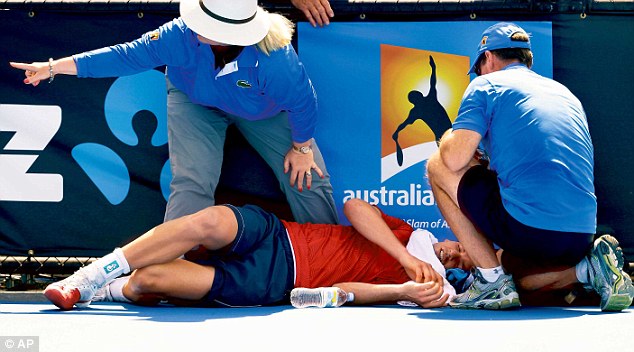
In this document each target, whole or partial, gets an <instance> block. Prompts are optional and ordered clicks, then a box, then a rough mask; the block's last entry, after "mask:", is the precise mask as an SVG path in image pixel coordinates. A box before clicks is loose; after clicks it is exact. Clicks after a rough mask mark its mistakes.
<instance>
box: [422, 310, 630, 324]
mask: <svg viewBox="0 0 634 352" xmlns="http://www.w3.org/2000/svg"><path fill="white" fill-rule="evenodd" d="M602 314H615V313H604V312H601V311H600V310H599V309H598V308H594V307H573V308H569V307H566V308H564V307H521V308H519V309H511V310H497V311H496V310H480V309H472V310H469V309H452V308H434V309H422V310H421V311H420V312H416V313H411V314H410V315H413V316H416V317H418V318H420V319H436V320H459V321H477V320H488V321H515V320H551V319H570V318H577V317H581V316H592V315H602ZM621 314H627V312H625V313H621Z"/></svg>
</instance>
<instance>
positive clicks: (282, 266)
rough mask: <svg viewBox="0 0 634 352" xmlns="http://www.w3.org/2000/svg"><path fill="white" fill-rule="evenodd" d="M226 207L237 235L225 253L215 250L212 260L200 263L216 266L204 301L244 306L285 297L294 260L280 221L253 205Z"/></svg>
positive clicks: (277, 300)
mask: <svg viewBox="0 0 634 352" xmlns="http://www.w3.org/2000/svg"><path fill="white" fill-rule="evenodd" d="M225 206H226V207H228V208H229V209H231V210H233V213H234V214H235V216H236V219H237V220H238V234H237V235H236V239H235V241H234V242H233V244H232V246H231V248H230V250H229V251H228V252H227V251H224V252H222V253H220V252H214V254H215V255H214V256H213V259H211V260H210V261H205V262H200V264H202V265H210V266H213V267H214V268H215V276H214V281H213V285H212V287H211V290H210V291H209V293H208V294H207V297H206V301H207V302H206V303H209V304H211V305H221V306H234V307H238V306H242V307H244V306H259V305H272V304H279V303H280V302H282V301H285V300H288V294H289V293H290V291H291V289H292V288H293V284H294V282H293V280H294V279H293V278H294V262H293V252H292V249H291V245H290V242H289V240H288V235H287V234H286V228H285V227H284V225H283V224H282V222H281V221H280V220H279V219H278V218H277V217H276V216H275V215H273V214H271V213H269V212H266V211H264V210H262V209H261V208H259V207H257V206H254V205H247V206H244V207H235V206H233V205H228V204H225Z"/></svg>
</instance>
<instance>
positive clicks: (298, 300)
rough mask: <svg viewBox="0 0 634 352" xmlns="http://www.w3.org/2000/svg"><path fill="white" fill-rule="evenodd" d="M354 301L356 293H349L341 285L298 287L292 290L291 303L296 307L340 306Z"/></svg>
mask: <svg viewBox="0 0 634 352" xmlns="http://www.w3.org/2000/svg"><path fill="white" fill-rule="evenodd" d="M352 301H354V293H352V292H350V293H347V292H346V291H344V290H342V289H340V288H339V287H318V288H305V287H298V288H294V289H293V290H292V291H291V305H292V306H293V307H295V308H306V307H320V308H329V307H340V306H342V305H343V304H344V303H346V302H352Z"/></svg>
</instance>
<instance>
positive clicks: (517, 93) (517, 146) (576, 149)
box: [453, 64, 597, 233]
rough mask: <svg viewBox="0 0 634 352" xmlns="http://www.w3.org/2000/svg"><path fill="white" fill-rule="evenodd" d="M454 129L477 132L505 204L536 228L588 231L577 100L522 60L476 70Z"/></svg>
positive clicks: (591, 221)
mask: <svg viewBox="0 0 634 352" xmlns="http://www.w3.org/2000/svg"><path fill="white" fill-rule="evenodd" d="M453 129H454V130H457V129H467V130H472V131H475V132H477V133H479V134H480V135H481V136H482V142H481V146H482V147H483V148H484V149H485V150H486V152H487V153H488V155H489V157H490V168H491V169H492V170H494V171H496V172H497V175H498V176H497V177H498V183H499V185H500V193H501V196H502V202H503V204H504V207H505V209H506V210H507V211H508V212H509V214H511V216H513V217H514V218H515V219H516V220H518V221H520V222H521V223H523V224H525V225H528V226H531V227H535V228H540V229H547V230H554V231H564V232H583V233H595V231H596V213H597V200H596V197H595V194H594V174H593V172H594V157H593V153H594V149H593V146H592V140H591V138H590V133H589V131H588V124H587V121H586V115H585V112H584V110H583V107H582V106H581V103H580V102H579V100H578V99H577V98H576V97H575V96H574V95H573V94H572V93H571V92H570V91H569V90H568V89H567V88H566V87H565V86H563V85H562V84H560V83H558V82H556V81H554V80H552V79H549V78H546V77H542V76H540V75H538V74H536V73H535V72H533V71H531V70H530V69H528V68H527V67H526V66H524V65H520V64H513V65H509V66H507V67H506V68H505V69H503V70H500V71H497V72H493V73H490V74H487V75H483V76H480V77H477V78H475V79H474V80H473V81H472V82H471V83H470V84H469V86H468V87H467V90H466V91H465V94H464V96H463V98H462V103H461V106H460V109H459V111H458V117H457V118H456V120H455V122H454V124H453Z"/></svg>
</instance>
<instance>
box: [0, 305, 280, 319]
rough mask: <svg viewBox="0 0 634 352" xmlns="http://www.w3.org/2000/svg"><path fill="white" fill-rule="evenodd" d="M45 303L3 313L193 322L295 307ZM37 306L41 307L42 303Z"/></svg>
mask: <svg viewBox="0 0 634 352" xmlns="http://www.w3.org/2000/svg"><path fill="white" fill-rule="evenodd" d="M44 305H45V306H46V308H44V309H38V308H39V307H33V305H25V306H24V307H25V309H24V310H13V309H7V310H3V313H4V314H15V315H78V316H119V317H128V318H130V319H135V320H147V321H156V322H169V323H180V322H183V323H192V322H203V321H207V320H214V319H234V318H243V317H262V316H270V315H273V314H277V313H280V312H282V311H284V310H286V309H292V307H291V306H290V305H288V306H283V305H282V306H270V307H245V308H201V307H175V306H170V305H159V306H154V307H146V306H137V305H133V304H119V303H94V304H92V305H90V306H89V307H86V308H76V309H73V310H69V311H63V310H59V309H57V308H54V307H53V306H52V305H48V304H44ZM37 306H39V304H38V305H37ZM34 308H35V309H34Z"/></svg>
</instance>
